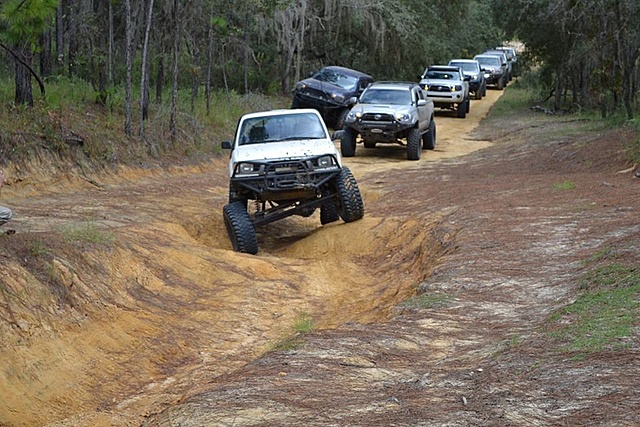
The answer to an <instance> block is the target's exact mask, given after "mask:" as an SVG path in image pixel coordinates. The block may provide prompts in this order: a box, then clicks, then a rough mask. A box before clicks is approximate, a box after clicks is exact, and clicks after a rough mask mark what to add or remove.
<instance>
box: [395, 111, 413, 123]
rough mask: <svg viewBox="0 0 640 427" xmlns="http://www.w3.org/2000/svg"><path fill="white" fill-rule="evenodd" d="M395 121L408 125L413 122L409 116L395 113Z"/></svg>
mask: <svg viewBox="0 0 640 427" xmlns="http://www.w3.org/2000/svg"><path fill="white" fill-rule="evenodd" d="M396 120H397V121H398V122H400V123H402V124H409V123H412V122H413V119H412V117H411V114H402V113H397V114H396Z"/></svg>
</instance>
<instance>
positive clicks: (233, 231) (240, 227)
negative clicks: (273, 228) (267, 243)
mask: <svg viewBox="0 0 640 427" xmlns="http://www.w3.org/2000/svg"><path fill="white" fill-rule="evenodd" d="M222 214H223V216H224V225H225V227H226V228H227V234H228V235H229V240H231V245H232V246H233V250H234V251H236V252H243V253H247V254H252V255H255V254H257V253H258V237H257V236H256V229H255V227H254V226H253V222H251V218H249V213H248V212H247V208H246V206H245V205H244V204H243V203H242V202H241V201H236V202H233V203H229V204H228V205H225V206H224V208H222Z"/></svg>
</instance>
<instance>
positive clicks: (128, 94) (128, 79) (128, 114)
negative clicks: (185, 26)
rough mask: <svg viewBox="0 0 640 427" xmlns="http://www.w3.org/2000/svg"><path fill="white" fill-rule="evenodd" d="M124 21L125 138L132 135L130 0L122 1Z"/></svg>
mask: <svg viewBox="0 0 640 427" xmlns="http://www.w3.org/2000/svg"><path fill="white" fill-rule="evenodd" d="M124 19H125V25H124V26H125V63H126V69H127V75H126V80H125V90H124V93H125V95H124V105H125V107H124V116H125V117H124V133H125V134H127V136H131V135H132V133H133V132H132V129H131V67H132V62H133V59H132V57H133V54H132V52H131V51H132V46H131V44H132V41H131V34H132V28H131V26H132V25H133V24H132V22H131V0H124Z"/></svg>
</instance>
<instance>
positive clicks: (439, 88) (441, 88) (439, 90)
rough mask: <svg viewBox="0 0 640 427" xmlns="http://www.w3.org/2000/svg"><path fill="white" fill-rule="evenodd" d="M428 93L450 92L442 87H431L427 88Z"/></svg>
mask: <svg viewBox="0 0 640 427" xmlns="http://www.w3.org/2000/svg"><path fill="white" fill-rule="evenodd" d="M429 92H451V88H450V87H449V86H444V85H431V86H429Z"/></svg>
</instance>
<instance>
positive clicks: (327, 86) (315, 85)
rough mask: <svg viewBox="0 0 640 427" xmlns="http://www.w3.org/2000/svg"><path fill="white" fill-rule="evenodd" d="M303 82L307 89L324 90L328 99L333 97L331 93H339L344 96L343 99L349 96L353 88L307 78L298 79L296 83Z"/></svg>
mask: <svg viewBox="0 0 640 427" xmlns="http://www.w3.org/2000/svg"><path fill="white" fill-rule="evenodd" d="M300 84H303V85H305V86H306V87H307V89H312V90H316V91H320V92H324V93H325V94H327V98H328V99H333V97H332V96H331V95H341V96H343V97H344V98H345V100H346V99H347V98H348V97H349V96H351V93H352V92H353V90H349V89H345V88H343V87H342V86H338V85H334V84H333V83H329V82H321V81H319V80H316V79H312V78H308V79H304V80H302V81H300V83H298V85H300Z"/></svg>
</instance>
